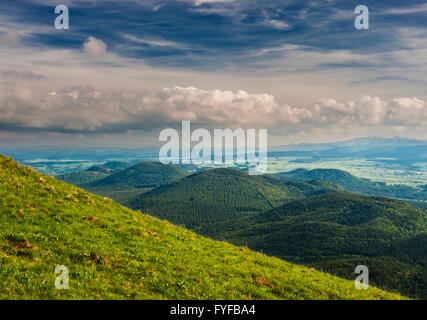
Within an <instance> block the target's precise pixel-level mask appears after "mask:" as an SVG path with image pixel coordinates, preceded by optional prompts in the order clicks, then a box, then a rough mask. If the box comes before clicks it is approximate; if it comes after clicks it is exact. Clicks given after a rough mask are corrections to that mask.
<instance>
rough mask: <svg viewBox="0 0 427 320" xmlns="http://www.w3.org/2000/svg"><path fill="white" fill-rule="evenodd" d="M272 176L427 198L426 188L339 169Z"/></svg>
mask: <svg viewBox="0 0 427 320" xmlns="http://www.w3.org/2000/svg"><path fill="white" fill-rule="evenodd" d="M274 176H275V177H278V178H284V179H290V180H297V181H307V180H313V179H324V180H328V181H331V182H333V183H336V184H338V185H340V186H342V187H344V188H345V189H346V190H347V191H349V192H354V193H362V194H367V195H372V196H382V197H391V198H398V199H412V200H425V201H426V200H427V189H424V190H423V189H422V188H420V189H416V188H413V187H410V186H406V185H387V184H385V183H383V182H374V181H371V180H369V179H363V178H358V177H355V176H353V175H352V174H350V173H348V172H347V171H344V170H339V169H313V170H306V169H296V170H293V171H289V172H280V173H276V174H274Z"/></svg>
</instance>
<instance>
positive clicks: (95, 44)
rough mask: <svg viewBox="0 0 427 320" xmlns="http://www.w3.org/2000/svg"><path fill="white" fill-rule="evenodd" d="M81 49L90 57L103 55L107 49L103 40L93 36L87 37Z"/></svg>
mask: <svg viewBox="0 0 427 320" xmlns="http://www.w3.org/2000/svg"><path fill="white" fill-rule="evenodd" d="M83 51H84V52H85V53H86V54H87V55H89V56H91V57H94V58H96V57H100V56H103V55H104V54H105V53H106V51H107V45H106V44H105V42H104V41H102V40H99V39H97V38H94V37H89V38H88V39H87V40H86V42H85V43H84V45H83Z"/></svg>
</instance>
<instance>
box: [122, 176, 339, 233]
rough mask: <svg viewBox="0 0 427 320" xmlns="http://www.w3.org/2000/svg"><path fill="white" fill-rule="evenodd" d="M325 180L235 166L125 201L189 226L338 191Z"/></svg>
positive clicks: (132, 206) (194, 177)
mask: <svg viewBox="0 0 427 320" xmlns="http://www.w3.org/2000/svg"><path fill="white" fill-rule="evenodd" d="M339 188H340V187H337V186H335V185H333V184H332V183H330V182H327V181H311V182H290V181H289V182H285V181H283V180H282V179H278V178H274V177H272V176H268V175H265V176H250V175H248V174H247V173H246V172H243V171H239V170H234V169H214V170H206V171H201V172H199V173H196V174H193V175H190V176H187V177H185V178H183V179H180V180H178V181H175V182H173V183H170V184H167V185H164V186H162V187H160V188H157V189H154V190H153V191H151V192H148V193H145V194H142V195H140V196H138V197H135V198H133V199H130V200H129V201H127V202H124V203H125V205H126V206H128V207H130V208H133V209H141V210H143V211H146V212H148V213H149V214H151V215H154V216H156V217H159V218H162V219H167V220H169V221H171V222H173V223H177V224H182V225H185V226H186V227H188V228H198V227H201V226H204V225H206V224H209V223H214V222H218V221H224V220H226V221H228V220H230V219H234V218H238V217H241V216H245V215H251V214H254V213H260V212H263V211H266V210H270V209H272V208H275V207H277V206H279V205H281V204H283V203H284V202H287V201H290V199H295V198H301V197H304V196H307V195H312V194H317V193H324V192H334V191H339V190H340V189H339Z"/></svg>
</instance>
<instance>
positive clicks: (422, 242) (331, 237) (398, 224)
mask: <svg viewBox="0 0 427 320" xmlns="http://www.w3.org/2000/svg"><path fill="white" fill-rule="evenodd" d="M426 230H427V212H426V211H425V210H422V209H419V208H415V207H413V206H411V205H409V204H406V203H405V202H401V201H397V200H392V199H387V198H374V197H368V196H362V195H356V194H350V193H335V194H325V195H320V196H314V197H309V198H305V199H302V200H297V201H294V202H291V203H288V204H285V205H283V206H280V207H278V208H275V209H273V210H271V211H269V212H266V213H264V214H261V215H258V216H255V217H251V218H246V219H240V220H239V221H235V222H233V223H218V224H214V225H211V226H206V227H205V228H204V229H203V230H202V233H203V234H205V235H208V236H211V237H214V238H216V239H220V240H227V241H230V242H232V243H234V244H238V245H247V246H248V247H249V248H251V249H254V250H257V251H259V250H262V251H263V252H266V253H268V254H271V255H274V256H277V257H280V258H283V259H286V260H289V261H293V262H298V263H305V264H315V265H317V266H323V267H324V268H325V269H326V270H333V273H334V274H338V275H341V276H346V274H348V273H349V272H350V271H349V270H348V269H347V271H346V273H342V268H343V265H341V264H340V263H339V262H338V263H334V262H333V260H337V259H340V260H341V261H342V260H343V259H347V260H351V259H352V261H353V262H354V261H355V259H356V260H357V259H359V258H361V257H364V258H378V257H382V256H384V255H386V256H388V257H392V258H394V259H395V260H398V262H399V263H400V265H402V264H407V265H410V267H408V268H407V269H408V270H412V269H413V270H414V272H412V273H409V272H408V273H406V278H401V279H400V280H401V281H400V282H399V287H396V286H395V282H396V281H394V280H395V279H396V277H395V275H394V274H388V272H386V270H387V269H388V268H389V267H390V266H388V268H386V267H387V263H388V262H387V263H385V264H384V265H383V266H382V267H381V268H380V267H378V268H377V270H376V272H375V271H374V270H373V271H374V272H373V274H374V275H375V274H377V278H378V279H382V280H381V281H378V282H377V284H379V285H380V284H383V283H384V280H383V279H384V278H385V279H394V280H393V281H390V283H387V285H388V286H386V288H388V289H395V290H399V289H401V287H404V288H405V289H404V291H403V292H405V293H406V294H411V295H413V296H415V295H417V296H419V295H421V296H422V297H424V298H425V297H427V287H426V284H427V276H426V274H425V272H424V273H423V272H421V271H422V270H423V268H425V267H426V266H427V250H426V248H427V247H426V237H425V232H426ZM359 260H360V259H359ZM323 261H326V262H327V263H326V264H323V263H322V262H323ZM384 261H386V260H383V262H384ZM376 265H377V266H378V265H379V263H378V259H377V260H376ZM398 265H399V264H396V266H398ZM337 266H338V267H337ZM333 267H334V268H333ZM335 267H337V268H335ZM420 274H424V276H423V277H421V278H420ZM415 279H418V280H415ZM375 280H376V278H375V276H373V280H372V281H374V283H375ZM414 282H417V283H419V285H420V286H422V287H423V288H424V289H423V290H424V291H422V292H421V291H420V290H418V289H417V291H414V287H412V286H411V283H414Z"/></svg>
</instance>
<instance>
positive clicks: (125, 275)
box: [0, 157, 401, 299]
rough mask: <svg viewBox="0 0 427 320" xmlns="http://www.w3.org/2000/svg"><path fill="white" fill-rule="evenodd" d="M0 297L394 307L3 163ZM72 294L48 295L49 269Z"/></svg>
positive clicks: (379, 295) (341, 283)
mask: <svg viewBox="0 0 427 320" xmlns="http://www.w3.org/2000/svg"><path fill="white" fill-rule="evenodd" d="M0 208H1V209H0V221H1V223H0V298H2V299H6V298H17V299H23V298H26V299H49V298H50V299H69V298H74V299H81V298H86V299H97V298H98V299H107V298H109V299H133V298H136V299H174V298H175V299H178V298H179V299H205V298H206V299H207V298H211V299H218V298H225V299H254V298H255V299H399V298H401V296H399V295H396V294H390V293H386V292H383V291H381V290H378V289H375V288H372V287H371V288H370V289H368V290H357V289H355V288H354V283H353V282H352V281H347V280H342V279H339V278H335V277H332V276H330V275H328V274H324V273H320V272H317V271H314V270H311V269H308V268H305V267H301V266H297V265H293V264H290V263H287V262H284V261H281V260H279V259H276V258H271V257H267V256H265V255H262V254H259V253H255V252H251V251H249V250H247V249H245V248H238V247H235V246H232V245H230V244H227V243H223V242H217V241H213V240H210V239H207V238H204V237H202V236H199V235H196V234H194V233H192V232H190V231H188V230H185V229H183V228H180V227H176V226H173V225H172V224H170V223H168V222H165V221H160V220H158V219H155V218H152V217H150V216H147V215H144V214H141V213H138V212H135V211H131V210H129V209H127V208H124V207H122V206H120V205H117V204H115V203H113V202H112V201H111V200H108V199H103V198H102V197H99V196H96V195H93V194H90V193H88V192H85V191H83V190H81V189H78V188H76V187H73V186H70V185H68V184H66V183H64V182H60V181H57V180H55V179H54V178H51V177H48V176H44V175H41V174H38V173H36V172H34V171H33V170H31V169H29V168H25V167H22V166H20V165H17V164H16V163H15V162H14V161H13V160H12V159H10V158H5V157H0ZM60 264H62V265H66V266H68V268H69V272H70V288H69V290H61V291H59V290H56V289H55V288H54V279H55V276H56V275H55V274H54V269H55V266H56V265H60Z"/></svg>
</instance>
